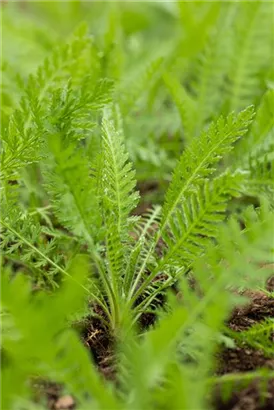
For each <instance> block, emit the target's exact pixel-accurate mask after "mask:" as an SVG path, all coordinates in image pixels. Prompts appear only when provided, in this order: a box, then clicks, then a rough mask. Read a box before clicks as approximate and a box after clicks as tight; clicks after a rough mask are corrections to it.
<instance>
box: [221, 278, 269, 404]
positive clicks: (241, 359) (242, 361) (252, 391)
mask: <svg viewBox="0 0 274 410" xmlns="http://www.w3.org/2000/svg"><path fill="white" fill-rule="evenodd" d="M273 283H274V278H270V279H269V280H268V282H267V288H268V291H272V290H273V289H272V288H271V286H272V284H273ZM245 295H246V296H248V297H249V298H250V302H249V303H248V304H247V305H246V306H243V307H240V308H237V309H235V310H234V312H233V313H232V315H231V317H230V319H229V322H228V326H229V328H230V329H232V330H233V331H236V332H241V331H244V330H246V329H248V328H249V327H251V326H253V325H255V324H256V323H259V322H261V321H263V320H264V319H266V318H269V317H271V318H274V298H273V297H271V296H267V295H266V294H265V293H264V292H250V291H249V292H245ZM273 342H274V340H273ZM260 368H267V369H269V370H273V371H274V357H272V358H270V357H269V356H266V355H265V354H264V353H263V352H262V351H260V350H256V349H253V348H250V347H249V346H246V345H241V346H236V347H235V348H233V349H229V348H224V349H223V351H222V352H221V353H220V354H219V355H218V368H217V374H219V375H224V374H228V373H239V372H248V371H255V370H257V369H260ZM273 374H274V373H273ZM261 382H262V381H261V380H257V381H254V382H252V383H249V385H248V386H245V387H242V388H239V386H236V385H235V388H234V389H233V390H234V391H233V394H232V395H230V397H229V399H228V400H225V398H224V397H223V393H222V392H221V390H220V389H218V388H217V389H216V392H215V398H214V400H213V403H214V409H215V410H274V377H273V379H271V380H269V381H268V383H267V386H266V388H265V391H264V393H262V385H261Z"/></svg>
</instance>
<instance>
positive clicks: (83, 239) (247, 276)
mask: <svg viewBox="0 0 274 410" xmlns="http://www.w3.org/2000/svg"><path fill="white" fill-rule="evenodd" d="M1 7H3V23H4V24H3V25H4V36H6V38H7V39H10V44H11V45H10V51H9V52H8V51H7V50H6V51H5V50H4V60H3V61H4V62H3V65H2V74H3V89H2V101H3V104H2V124H1V129H2V143H1V144H2V146H1V182H2V186H1V252H2V259H1V262H2V269H3V274H2V302H1V315H2V318H3V320H2V330H3V332H2V333H3V337H2V342H3V343H2V353H3V359H4V360H3V363H2V383H3V385H2V387H3V388H2V391H3V396H2V407H3V409H9V410H13V409H14V410H15V409H19V408H20V409H22V408H33V406H34V404H33V391H32V389H33V387H32V381H33V380H35V379H36V378H40V379H41V378H42V379H45V380H51V381H53V382H57V383H61V384H62V385H64V388H65V389H66V391H68V392H69V393H70V394H72V395H73V397H74V398H75V400H76V403H77V406H78V407H77V408H79V409H90V408H94V409H102V410H106V409H133V408H134V409H135V408H136V409H141V408H142V409H156V408H157V409H163V410H165V409H170V408H172V409H178V410H179V409H180V410H181V409H207V408H210V406H211V405H210V403H211V397H210V393H209V392H212V391H213V389H214V386H215V385H216V384H221V385H223V386H224V388H227V389H228V390H229V388H231V389H232V387H233V383H234V382H236V381H238V380H239V379H241V380H243V381H246V382H249V381H251V380H253V378H255V377H256V375H257V376H258V374H259V375H260V377H261V378H262V379H267V378H269V377H271V376H270V374H269V373H264V371H263V370H262V371H258V372H255V373H254V374H253V373H252V374H251V373H250V374H249V373H248V374H247V375H238V376H237V375H230V376H229V375H227V376H223V377H221V378H218V377H213V375H214V369H215V359H214V357H215V356H214V355H215V352H216V350H217V348H218V344H219V343H220V339H221V338H220V334H221V333H222V332H223V329H224V323H225V321H226V320H227V319H228V317H229V314H230V313H231V311H232V309H233V308H234V307H235V306H236V304H238V303H239V301H240V297H238V296H236V295H235V293H234V292H231V288H233V289H237V288H255V289H256V288H257V287H258V286H261V283H262V280H263V279H264V277H265V276H266V275H267V271H266V270H265V271H263V270H262V269H259V265H260V264H261V263H266V262H272V261H273V244H272V239H273V223H274V221H273V202H272V201H273V192H274V187H273V180H274V174H273V172H274V166H273V131H274V128H273V126H274V124H273V81H272V77H271V76H272V74H271V67H270V66H271V62H270V60H271V58H270V57H271V50H273V44H272V34H273V33H272V31H271V30H272V29H273V25H271V13H273V11H272V9H271V10H270V8H271V6H269V5H268V4H267V3H263V2H255V3H254V4H252V5H251V4H248V3H238V2H236V3H225V2H223V3H221V2H213V3H210V2H204V3H201V2H198V3H197V2H196V3H195V2H194V3H193V2H192V3H191V2H178V3H174V2H171V3H148V4H142V5H139V4H138V3H130V4H129V3H127V2H124V3H120V2H117V3H116V2H111V3H106V4H103V3H98V4H97V3H94V4H91V3H87V2H86V3H85V2H78V1H77V2H76V1H75V2H74V1H73V2H67V3H64V4H61V3H60V4H59V3H58V2H57V3H56V2H55V3H49V4H42V3H37V4H36V3H33V4H32V3H28V2H27V3H24V4H22V9H20V7H21V6H20V5H19V4H18V5H17V4H6V5H4V6H1ZM18 15H20V21H21V23H22V24H21V25H20V28H19V26H18V28H17V30H14V27H15V23H14V19H15V16H18ZM58 19H60V24H57V23H58ZM82 20H86V21H88V24H80V25H79V22H81V21H82ZM268 20H269V24H268V23H267V21H268ZM41 22H43V25H42V26H41V27H42V28H39V27H40V26H39V24H40V23H41ZM75 27H76V29H75ZM71 31H73V33H74V34H73V35H70V34H69V33H70V32H71ZM37 36H38V37H37ZM21 37H22V39H21ZM36 37H37V38H36ZM38 39H39V40H38ZM19 44H22V45H25V46H26V49H28V48H29V49H30V50H34V51H35V55H34V56H33V57H32V58H31V60H30V61H25V60H26V59H24V57H23V56H22V55H21V53H18V51H16V50H18V46H19ZM36 51H37V53H36ZM43 58H44V61H43ZM18 59H19V60H18ZM21 60H22V64H21ZM18 61H20V64H18ZM18 67H20V68H18ZM172 170H174V171H173V174H172ZM151 180H153V181H157V183H158V188H157V194H156V195H155V194H154V193H152V194H150V196H148V195H146V194H144V193H143V192H142V191H141V189H140V191H141V192H140V193H138V189H139V187H140V188H141V186H142V185H141V183H143V184H145V186H146V184H147V185H148V184H149V183H150V181H151ZM168 184H169V186H168V187H167V185H168ZM165 192H166V193H165ZM147 202H149V204H148V206H147V205H146V204H147ZM237 204H240V205H239V206H238V208H237ZM248 204H251V205H250V206H248ZM145 205H146V206H145ZM235 208H237V211H238V212H237V213H235V215H231V214H232V213H233V210H234V209H235ZM140 209H145V210H144V212H140ZM137 215H138V216H137ZM189 273H190V274H191V277H193V278H194V281H195V284H196V286H194V287H193V286H192V285H191V284H190V281H189V277H188V274H189ZM175 288H176V289H177V290H176V293H177V295H176V297H175V296H174V293H172V290H171V289H173V290H174V289H175ZM180 295H181V296H180ZM148 312H150V313H153V314H154V315H156V317H157V321H156V323H155V324H154V325H153V326H151V328H144V329H140V326H139V324H140V319H142V318H143V317H144V315H145V314H146V313H148ZM85 316H88V317H89V318H92V317H96V320H99V321H101V325H102V329H104V331H105V332H106V334H108V335H109V337H110V338H112V339H113V340H114V347H113V349H114V356H115V369H116V375H115V382H106V381H105V380H103V378H102V376H100V375H99V372H98V370H97V369H96V363H95V362H93V360H91V358H90V357H89V355H88V352H87V351H86V349H85V347H84V346H83V343H82V341H81V338H80V335H79V334H78V332H77V330H73V329H74V326H72V321H73V319H72V318H75V317H77V319H78V320H80V321H81V320H82V319H83V318H84V317H85ZM90 320H92V319H90ZM271 324H272V323H271V322H265V323H262V324H260V325H258V326H257V327H254V328H251V329H250V330H248V331H246V332H243V333H242V334H241V335H240V336H239V335H234V334H233V335H232V337H233V339H236V340H237V341H238V342H243V343H247V344H250V345H251V346H253V347H255V348H260V349H261V350H263V351H265V353H269V352H270V349H271V347H270V345H269V344H268V336H269V329H270V325H271ZM141 330H142V334H140V333H141ZM266 372H267V371H266ZM116 381H118V383H116ZM225 386H226V387H225ZM227 386H228V387H227ZM231 389H230V391H231ZM38 401H39V403H38V404H37V408H45V403H44V402H43V399H42V398H38ZM38 406H39V407H38ZM35 408H36V407H35Z"/></svg>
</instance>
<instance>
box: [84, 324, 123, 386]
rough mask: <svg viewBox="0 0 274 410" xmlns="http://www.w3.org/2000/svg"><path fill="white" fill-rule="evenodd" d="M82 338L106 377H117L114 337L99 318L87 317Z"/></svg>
mask: <svg viewBox="0 0 274 410" xmlns="http://www.w3.org/2000/svg"><path fill="white" fill-rule="evenodd" d="M82 340H83V342H84V345H85V346H86V347H87V348H88V350H89V351H90V354H91V357H92V360H93V361H94V362H95V364H96V365H97V368H98V370H99V371H100V372H101V373H102V375H103V376H104V377H105V378H106V379H109V380H113V379H114V378H115V359H114V354H113V351H114V339H113V337H112V335H111V334H110V332H109V330H108V329H106V328H105V327H104V326H103V325H102V322H101V321H100V320H99V319H96V318H93V317H90V318H87V319H86V321H85V328H84V331H83V332H82Z"/></svg>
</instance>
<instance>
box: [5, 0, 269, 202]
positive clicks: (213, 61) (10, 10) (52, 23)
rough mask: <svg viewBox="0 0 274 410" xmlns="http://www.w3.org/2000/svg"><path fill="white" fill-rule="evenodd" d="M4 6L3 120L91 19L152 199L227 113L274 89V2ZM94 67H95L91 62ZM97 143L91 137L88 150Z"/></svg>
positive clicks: (129, 145)
mask: <svg viewBox="0 0 274 410" xmlns="http://www.w3.org/2000/svg"><path fill="white" fill-rule="evenodd" d="M1 8H2V13H3V14H2V23H3V24H2V36H3V46H2V83H3V84H2V85H3V87H2V126H3V127H5V125H6V124H7V121H8V116H9V115H10V113H11V112H12V111H13V108H14V107H16V105H18V104H19V100H20V95H21V93H22V89H23V88H24V84H25V83H26V81H27V78H28V76H29V74H31V73H35V71H36V68H37V67H38V66H39V64H42V63H43V60H44V58H45V57H46V56H49V55H51V53H52V51H53V50H54V49H55V48H56V47H57V46H58V45H59V44H60V43H65V42H66V41H67V39H69V38H70V36H71V33H72V32H73V31H74V30H75V28H76V27H77V26H78V25H79V24H80V23H81V22H83V21H85V22H86V23H87V24H88V26H89V33H90V36H91V39H92V43H93V53H94V56H96V58H95V59H94V65H96V64H98V61H99V64H100V75H101V76H105V77H107V78H111V79H114V80H115V97H116V99H117V101H118V102H119V105H120V108H121V113H122V117H123V121H124V124H123V125H124V129H125V136H126V144H127V149H128V150H129V152H130V156H131V159H132V160H133V161H134V165H135V167H136V168H137V179H138V181H139V185H140V189H141V191H142V189H143V190H144V191H146V192H147V195H148V201H149V195H150V194H149V192H150V191H151V190H152V191H153V187H155V185H157V187H158V188H159V189H157V193H156V196H157V195H158V196H161V192H162V190H161V187H163V186H165V185H166V183H167V182H168V181H169V179H170V175H171V171H172V169H173V167H174V163H175V161H176V159H177V158H178V157H179V155H180V153H181V152H182V150H183V149H184V146H185V145H186V144H187V142H188V140H189V138H194V137H196V136H197V135H198V134H199V133H200V132H201V131H202V130H203V129H204V128H205V127H207V126H208V124H209V123H210V121H212V120H213V119H214V118H216V117H218V116H219V115H220V114H221V113H223V114H224V115H226V114H227V113H228V112H230V111H232V110H235V111H239V110H240V109H243V108H244V107H246V106H247V105H250V104H254V105H255V106H258V105H259V104H260V101H261V98H262V97H263V96H264V94H265V93H266V91H267V90H269V89H270V90H273V87H274V70H273V40H274V37H273V17H274V13H273V4H272V3H267V2H257V1H254V2H249V3H248V2H240V1H238V2H237V1H235V2H205V1H195V2H131V1H124V2H116V1H112V2H92V1H90V2H84V1H64V2H62V1H59V2H58V1H56V2H52V1H51V2H47V1H44V2H38V1H37V2H28V1H20V2H14V3H13V2H3V3H2V7H1ZM88 64H89V65H90V66H89V67H88V71H90V73H92V72H93V70H94V65H93V64H92V58H91V59H90V60H89V63H88ZM95 134H96V130H94V135H95ZM95 145H96V144H95V142H94V136H93V139H92V145H91V146H90V145H88V146H87V149H91V150H94V147H95ZM25 179H26V180H29V179H31V178H29V177H27V176H25ZM153 192H154V191H153ZM153 195H155V193H153Z"/></svg>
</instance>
